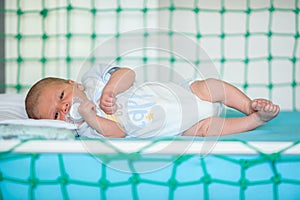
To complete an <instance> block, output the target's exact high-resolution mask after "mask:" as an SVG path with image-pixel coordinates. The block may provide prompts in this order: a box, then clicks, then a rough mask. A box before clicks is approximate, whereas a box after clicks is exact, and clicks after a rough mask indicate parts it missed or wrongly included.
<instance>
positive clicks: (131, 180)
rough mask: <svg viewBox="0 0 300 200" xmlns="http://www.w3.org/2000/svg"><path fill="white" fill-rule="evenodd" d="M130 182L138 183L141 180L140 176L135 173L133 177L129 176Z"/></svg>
mask: <svg viewBox="0 0 300 200" xmlns="http://www.w3.org/2000/svg"><path fill="white" fill-rule="evenodd" d="M129 182H130V183H133V184H138V183H139V182H140V178H139V176H138V175H137V174H134V175H133V176H132V177H130V178H129Z"/></svg>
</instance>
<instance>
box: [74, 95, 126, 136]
mask: <svg viewBox="0 0 300 200" xmlns="http://www.w3.org/2000/svg"><path fill="white" fill-rule="evenodd" d="M78 111H79V113H80V114H81V116H82V117H83V118H84V120H85V122H86V123H88V125H89V126H91V127H92V128H93V129H95V130H96V131H97V132H98V133H100V134H102V135H103V136H104V137H114V138H121V137H125V131H124V130H123V129H122V128H121V126H120V125H118V124H117V123H116V122H114V121H112V120H109V119H105V118H102V117H99V116H97V115H96V105H95V104H94V103H93V102H91V101H89V100H87V101H84V102H82V103H81V105H80V106H79V108H78Z"/></svg>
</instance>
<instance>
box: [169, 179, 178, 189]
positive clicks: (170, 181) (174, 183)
mask: <svg viewBox="0 0 300 200" xmlns="http://www.w3.org/2000/svg"><path fill="white" fill-rule="evenodd" d="M168 185H169V186H170V187H171V188H172V189H175V188H176V187H177V185H178V183H177V181H176V180H174V179H170V180H169V181H168Z"/></svg>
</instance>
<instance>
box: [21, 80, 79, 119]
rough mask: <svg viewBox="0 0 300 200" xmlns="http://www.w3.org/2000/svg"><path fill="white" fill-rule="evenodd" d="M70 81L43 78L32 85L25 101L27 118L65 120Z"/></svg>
mask: <svg viewBox="0 0 300 200" xmlns="http://www.w3.org/2000/svg"><path fill="white" fill-rule="evenodd" d="M73 86H77V87H76V88H78V86H79V84H77V83H76V82H74V81H71V80H65V79H60V78H51V77H50V78H44V79H42V80H40V81H38V82H37V83H36V84H34V85H33V86H32V87H31V89H30V90H29V92H28V94H27V96H26V99H25V108H26V112H27V115H28V117H29V118H32V119H56V120H65V114H66V113H67V112H68V111H69V109H70V103H71V101H72V97H73V92H74V87H73ZM82 90H83V89H82Z"/></svg>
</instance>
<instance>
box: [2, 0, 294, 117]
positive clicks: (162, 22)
mask: <svg viewBox="0 0 300 200" xmlns="http://www.w3.org/2000/svg"><path fill="white" fill-rule="evenodd" d="M299 10H300V2H299V1H298V0H212V1H205V0H189V1H184V0H151V1H150V0H149V1H147V0H115V1H111V0H85V1H82V0H52V1H46V0H40V1H36V0H2V1H0V15H1V16H0V26H1V27H0V31H1V33H0V43H1V49H0V90H1V92H2V93H26V92H27V91H28V89H29V88H30V86H31V85H32V84H34V83H35V82H36V81H38V80H39V79H41V78H43V77H47V76H56V77H62V78H68V79H69V78H70V79H75V80H76V79H78V77H79V76H80V75H79V74H80V73H81V70H82V68H84V67H85V66H87V65H93V64H94V63H99V62H100V63H108V62H112V63H114V64H117V65H121V66H122V65H125V66H130V67H133V68H134V67H137V66H139V67H140V66H141V67H142V69H143V70H144V72H143V78H144V79H145V80H147V79H149V77H150V76H154V77H155V76H166V77H169V78H170V79H172V73H173V71H174V70H175V71H176V72H178V73H179V74H181V73H182V74H184V76H185V77H186V78H197V74H198V73H196V72H198V71H197V70H198V69H205V71H210V69H208V68H213V71H214V72H217V74H218V76H219V78H221V79H223V80H225V81H228V82H230V83H232V84H234V85H235V86H237V87H239V88H240V89H241V90H243V91H244V92H245V93H247V94H248V95H249V96H250V97H251V98H258V97H263V98H268V99H271V100H273V101H274V102H275V103H277V104H279V105H280V106H281V108H282V110H294V111H295V110H300V37H299V36H300V34H299V32H300V22H299V21H300V16H299ZM149 47H150V48H149ZM154 64H155V65H157V66H168V67H169V68H168V69H169V71H165V70H164V71H163V73H162V72H159V71H157V72H147V68H148V66H151V65H154ZM191 66H192V67H191ZM201 67H202V68H201ZM195 74H196V75H195ZM208 76H209V75H208Z"/></svg>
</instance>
